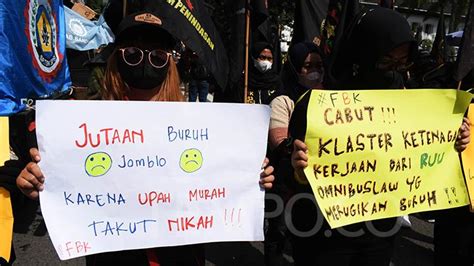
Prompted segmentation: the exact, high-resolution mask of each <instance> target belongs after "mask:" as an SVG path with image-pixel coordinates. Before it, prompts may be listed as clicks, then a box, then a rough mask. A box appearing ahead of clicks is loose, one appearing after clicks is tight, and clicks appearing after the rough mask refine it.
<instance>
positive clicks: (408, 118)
mask: <svg viewBox="0 0 474 266" xmlns="http://www.w3.org/2000/svg"><path fill="white" fill-rule="evenodd" d="M470 100H471V95H470V94H469V93H467V92H463V91H455V90H440V89H437V90H370V91H318V90H314V91H312V92H311V98H310V103H309V106H308V110H307V124H308V127H307V129H306V139H305V142H306V144H307V145H308V150H309V160H308V167H307V168H306V169H305V174H306V177H307V178H308V180H309V182H310V184H311V187H312V190H313V193H314V195H315V197H316V200H317V202H318V205H319V207H320V209H321V211H322V213H323V215H324V217H325V218H326V220H327V221H328V223H329V224H330V226H331V227H332V228H334V227H340V226H344V225H347V224H352V223H356V222H361V221H368V220H376V219H382V218H387V217H396V216H401V215H406V214H410V213H415V212H421V211H428V210H439V209H447V208H454V207H458V206H463V205H466V204H468V197H467V194H466V187H465V184H464V180H463V175H462V171H461V167H460V161H459V155H458V153H457V151H456V150H455V148H454V143H455V142H456V138H457V136H458V130H459V127H460V126H461V123H462V118H463V115H464V112H465V111H466V109H467V106H468V105H469V102H470Z"/></svg>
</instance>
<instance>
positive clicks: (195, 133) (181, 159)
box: [37, 101, 270, 259]
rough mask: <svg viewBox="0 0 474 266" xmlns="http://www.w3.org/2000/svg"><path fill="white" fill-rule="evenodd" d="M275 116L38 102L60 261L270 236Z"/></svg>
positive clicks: (197, 106) (238, 107) (198, 106)
mask: <svg viewBox="0 0 474 266" xmlns="http://www.w3.org/2000/svg"><path fill="white" fill-rule="evenodd" d="M216 114H219V115H216ZM269 115H270V113H269V108H268V107H267V106H260V105H242V104H202V103H194V104H193V103H171V102H160V103H157V102H116V101H114V102H110V101H101V102H88V101H40V102H38V103H37V135H38V144H39V149H40V152H41V157H42V160H41V163H40V166H41V169H42V171H43V174H44V176H45V177H46V178H45V190H44V191H43V192H41V194H40V200H41V207H42V211H43V214H44V217H45V220H46V225H47V227H48V231H49V235H50V237H51V240H52V242H53V244H54V247H55V248H56V251H57V252H58V254H59V257H60V258H61V259H69V258H74V257H79V256H84V255H90V254H95V253H101V252H107V251H117V250H126V249H139V248H150V247H161V246H175V245H186V244H194V243H204V242H217V241H257V240H263V211H264V209H263V200H264V193H263V191H262V190H261V188H260V187H259V174H260V171H261V165H262V162H263V158H264V157H265V150H266V143H267V135H268V121H269Z"/></svg>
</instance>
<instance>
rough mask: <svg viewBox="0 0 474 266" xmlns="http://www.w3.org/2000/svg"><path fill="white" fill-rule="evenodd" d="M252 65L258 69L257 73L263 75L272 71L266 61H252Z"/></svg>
mask: <svg viewBox="0 0 474 266" xmlns="http://www.w3.org/2000/svg"><path fill="white" fill-rule="evenodd" d="M253 65H254V66H255V67H256V68H257V69H258V71H260V72H262V73H265V72H267V71H268V70H270V69H272V62H270V61H267V60H263V61H260V60H254V61H253Z"/></svg>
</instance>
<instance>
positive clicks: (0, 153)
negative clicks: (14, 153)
mask: <svg viewBox="0 0 474 266" xmlns="http://www.w3.org/2000/svg"><path fill="white" fill-rule="evenodd" d="M8 136H9V135H8V117H0V166H2V165H3V164H4V163H5V161H7V160H9V159H10V143H9V139H8Z"/></svg>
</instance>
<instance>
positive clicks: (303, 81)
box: [298, 71, 324, 88]
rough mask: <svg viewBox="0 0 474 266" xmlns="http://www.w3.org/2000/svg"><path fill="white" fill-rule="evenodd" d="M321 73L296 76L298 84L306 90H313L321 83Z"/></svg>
mask: <svg viewBox="0 0 474 266" xmlns="http://www.w3.org/2000/svg"><path fill="white" fill-rule="evenodd" d="M323 76H324V75H323V73H319V72H318V71H314V72H311V73H308V74H306V75H301V74H298V83H299V84H300V85H302V86H305V87H307V88H315V87H316V86H320V85H321V84H322V83H323Z"/></svg>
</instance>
